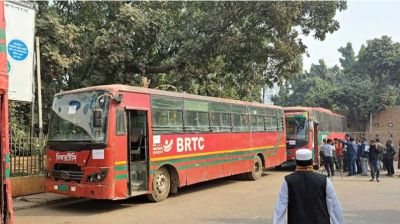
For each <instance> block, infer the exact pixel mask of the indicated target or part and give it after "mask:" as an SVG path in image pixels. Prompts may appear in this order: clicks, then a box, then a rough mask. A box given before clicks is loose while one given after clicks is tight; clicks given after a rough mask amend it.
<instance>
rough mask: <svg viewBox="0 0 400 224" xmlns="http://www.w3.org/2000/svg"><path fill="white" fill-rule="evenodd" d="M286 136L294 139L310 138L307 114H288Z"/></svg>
mask: <svg viewBox="0 0 400 224" xmlns="http://www.w3.org/2000/svg"><path fill="white" fill-rule="evenodd" d="M286 138H287V139H292V140H301V141H304V140H308V119H307V117H306V116H305V115H300V114H296V115H287V116H286Z"/></svg>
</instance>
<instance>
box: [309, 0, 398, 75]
mask: <svg viewBox="0 0 400 224" xmlns="http://www.w3.org/2000/svg"><path fill="white" fill-rule="evenodd" d="M336 19H337V20H338V21H339V23H340V29H339V30H338V31H336V32H334V33H333V34H328V35H327V37H326V39H325V40H324V41H318V40H315V39H313V38H312V37H306V38H304V39H303V40H304V43H305V44H306V45H307V46H308V53H309V54H310V56H309V57H307V56H306V55H304V57H303V62H304V67H303V68H304V69H306V70H308V69H309V68H310V66H311V64H317V63H318V60H319V59H321V58H322V59H324V60H325V62H326V64H328V65H329V66H332V65H335V64H339V57H340V54H339V52H338V51H337V49H338V48H339V47H341V46H345V45H346V43H347V42H351V43H352V44H353V48H354V51H355V52H356V53H357V52H358V51H359V49H360V47H361V45H362V44H365V43H366V41H367V40H369V39H373V38H377V37H381V36H383V35H387V36H390V37H392V40H393V41H398V42H400V1H348V2H347V10H345V11H342V12H338V13H337V14H336Z"/></svg>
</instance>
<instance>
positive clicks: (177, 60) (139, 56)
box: [36, 1, 346, 123]
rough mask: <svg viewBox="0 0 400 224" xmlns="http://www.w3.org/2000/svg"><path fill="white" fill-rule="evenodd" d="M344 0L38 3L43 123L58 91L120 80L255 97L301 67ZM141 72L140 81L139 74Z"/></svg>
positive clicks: (335, 25) (330, 28)
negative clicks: (310, 41)
mask: <svg viewBox="0 0 400 224" xmlns="http://www.w3.org/2000/svg"><path fill="white" fill-rule="evenodd" d="M345 9H346V2H344V1H327V2H282V1H280V2H267V1H263V2H219V1H215V2H153V1H150V2H136V1H131V2H87V1H85V2H83V1H82V2H80V1H74V2H72V3H68V2H63V1H51V3H46V2H40V3H39V12H38V15H37V21H36V25H37V35H38V36H39V37H40V38H41V49H40V50H41V57H42V58H41V60H42V79H43V80H42V81H43V94H44V96H43V97H44V99H43V102H44V111H45V113H44V115H45V117H44V121H45V123H47V122H48V115H49V111H50V106H51V102H52V96H53V95H54V94H55V93H56V92H59V91H62V90H69V89H75V88H80V87H85V86H93V85H100V84H112V83H122V84H129V85H136V86H141V85H145V83H144V82H143V80H148V81H149V82H150V85H149V87H150V88H156V87H163V86H164V87H165V86H167V87H170V86H174V87H176V89H177V91H185V92H188V93H195V94H201V95H209V96H218V97H227V98H233V99H242V100H260V94H259V93H260V89H261V87H263V86H264V85H272V84H273V83H280V82H282V81H283V80H285V79H288V78H290V77H291V76H292V74H295V73H298V72H299V71H300V70H301V60H300V58H301V55H302V54H303V53H305V51H306V46H305V45H304V44H303V42H302V41H301V39H300V37H299V32H301V33H303V34H304V35H313V36H314V37H315V38H316V39H320V40H323V39H324V38H325V35H326V34H327V33H332V32H334V31H336V30H337V29H338V28H339V24H338V22H337V21H336V20H334V16H335V13H336V12H337V11H342V10H345ZM144 78H146V79H144Z"/></svg>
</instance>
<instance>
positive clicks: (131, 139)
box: [127, 110, 149, 196]
mask: <svg viewBox="0 0 400 224" xmlns="http://www.w3.org/2000/svg"><path fill="white" fill-rule="evenodd" d="M127 114H128V144H127V145H128V150H127V151H128V158H129V164H128V166H129V183H130V184H129V188H130V193H131V196H134V195H138V194H142V193H144V191H146V192H147V191H148V190H149V187H148V183H149V181H148V176H149V174H148V172H149V164H148V161H149V151H148V148H149V144H148V143H149V139H148V136H149V135H148V133H149V131H148V129H149V126H148V123H147V111H145V110H127Z"/></svg>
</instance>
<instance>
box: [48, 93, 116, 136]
mask: <svg viewBox="0 0 400 224" xmlns="http://www.w3.org/2000/svg"><path fill="white" fill-rule="evenodd" d="M108 104H109V98H108V97H105V91H93V92H83V93H75V94H67V95H59V96H56V97H54V100H53V106H52V114H51V120H50V132H49V142H60V141H71V142H86V143H105V140H106V139H105V138H106V132H107V118H108V113H107V112H108ZM94 109H101V110H103V117H102V118H101V119H102V124H103V126H102V127H94V126H93V110H94Z"/></svg>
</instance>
